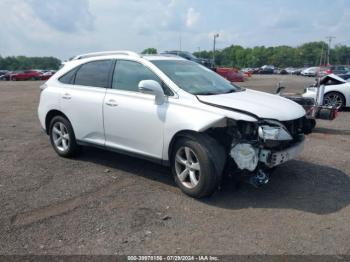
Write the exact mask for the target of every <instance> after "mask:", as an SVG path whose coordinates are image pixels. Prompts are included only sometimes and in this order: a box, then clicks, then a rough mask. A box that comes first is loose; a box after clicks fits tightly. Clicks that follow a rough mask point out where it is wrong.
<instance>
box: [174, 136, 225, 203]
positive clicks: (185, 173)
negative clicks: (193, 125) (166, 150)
mask: <svg viewBox="0 0 350 262" xmlns="http://www.w3.org/2000/svg"><path fill="white" fill-rule="evenodd" d="M218 157H220V159H219V160H217V159H216V158H218ZM171 163H172V171H173V175H174V179H175V182H176V184H177V185H178V186H179V187H180V189H181V190H182V191H183V192H184V193H186V194H187V195H189V196H191V197H195V198H202V197H206V196H210V195H212V194H213V193H214V192H215V190H216V189H217V188H218V185H219V183H220V178H221V173H222V169H223V166H224V154H223V150H222V149H221V148H220V147H219V146H218V145H217V144H216V143H214V144H213V143H210V141H208V139H204V138H203V137H201V136H197V137H191V138H187V137H183V138H180V139H179V140H178V141H176V142H175V145H174V149H173V154H172V158H171Z"/></svg>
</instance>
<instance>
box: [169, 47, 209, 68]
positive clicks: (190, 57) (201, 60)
mask: <svg viewBox="0 0 350 262" xmlns="http://www.w3.org/2000/svg"><path fill="white" fill-rule="evenodd" d="M163 54H171V55H177V56H180V57H182V58H185V59H187V60H190V61H193V62H196V63H198V64H201V65H204V66H205V67H208V68H213V63H212V61H211V60H210V59H205V58H198V57H196V56H194V55H193V54H191V53H190V52H187V51H176V50H174V51H165V52H164V53H163Z"/></svg>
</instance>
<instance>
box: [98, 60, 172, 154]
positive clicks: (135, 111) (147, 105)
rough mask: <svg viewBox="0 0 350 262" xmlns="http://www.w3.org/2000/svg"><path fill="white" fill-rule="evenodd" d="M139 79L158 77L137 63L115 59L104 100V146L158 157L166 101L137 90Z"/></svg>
mask: <svg viewBox="0 0 350 262" xmlns="http://www.w3.org/2000/svg"><path fill="white" fill-rule="evenodd" d="M141 80H155V81H158V82H159V83H160V84H162V81H161V80H160V79H159V78H158V77H157V76H156V75H155V74H154V73H153V72H152V71H151V70H150V69H148V68H147V67H145V66H144V65H142V64H141V63H138V62H135V61H129V60H118V61H117V63H116V67H115V70H114V76H113V81H112V88H111V89H108V90H107V93H106V97H105V102H104V105H103V107H104V125H105V135H106V146H108V147H112V148H116V149H120V150H124V151H129V152H132V153H135V154H139V155H143V156H146V157H149V158H155V159H161V158H162V150H163V126H164V121H165V113H166V108H167V105H168V104H167V103H164V104H163V105H156V104H155V97H154V95H152V94H143V93H140V92H139V90H138V84H139V82H140V81H141Z"/></svg>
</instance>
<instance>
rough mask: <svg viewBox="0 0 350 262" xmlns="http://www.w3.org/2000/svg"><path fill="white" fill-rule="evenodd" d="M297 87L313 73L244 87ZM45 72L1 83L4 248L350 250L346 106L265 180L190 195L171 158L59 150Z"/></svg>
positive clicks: (349, 117)
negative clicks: (40, 108) (45, 97)
mask: <svg viewBox="0 0 350 262" xmlns="http://www.w3.org/2000/svg"><path fill="white" fill-rule="evenodd" d="M280 80H283V82H284V84H285V85H286V86H287V87H288V89H287V92H293V93H300V92H302V90H303V88H304V86H305V85H307V84H308V83H311V82H313V80H312V79H310V78H303V77H297V76H253V77H252V78H251V79H249V80H248V81H247V82H245V83H243V84H242V85H243V86H251V87H252V88H254V89H258V90H263V91H269V92H272V91H274V90H275V87H276V83H277V82H278V81H280ZM40 84H41V83H40V82H0V197H1V200H2V201H0V210H1V212H0V253H1V254H208V253H209V254H217V255H218V254H350V245H349V240H350V226H349V218H350V207H349V202H350V171H349V170H350V161H349V160H350V124H349V123H350V112H342V113H341V114H340V116H339V118H337V119H336V120H335V121H333V122H327V121H319V122H318V125H317V128H316V129H315V132H314V133H313V134H311V135H309V136H308V137H307V139H306V147H305V151H304V152H303V153H302V155H301V156H300V157H299V158H298V159H297V160H294V161H291V162H289V163H286V164H284V165H283V166H280V167H278V168H277V169H276V171H275V173H274V176H273V178H272V181H271V183H270V184H268V185H267V186H266V187H264V188H261V189H254V188H252V187H251V186H250V185H246V184H243V185H242V186H241V187H240V188H238V189H237V188H235V187H234V183H233V182H232V181H230V180H227V181H226V182H225V183H224V185H223V187H222V189H221V191H219V192H217V193H216V194H215V195H214V196H213V197H211V198H210V199H206V200H201V201H199V200H195V199H191V198H189V197H187V196H186V195H184V194H182V193H181V192H180V190H179V189H178V188H177V187H176V186H175V184H174V182H173V179H172V177H171V175H170V172H169V170H168V169H167V168H164V167H161V166H158V165H155V164H152V163H149V162H146V161H143V160H139V159H136V158H131V157H127V156H123V155H119V154H116V153H110V152H105V151H102V150H98V149H91V148H85V149H84V150H83V152H82V154H81V155H80V156H79V157H78V158H76V159H71V160H69V159H63V158H59V157H58V156H57V155H56V154H55V153H54V151H53V149H52V148H51V145H50V143H49V139H48V137H47V136H46V135H45V134H44V133H43V132H42V131H41V129H40V125H39V122H38V119H37V112H36V111H37V104H38V98H39V92H40V91H39V88H38V86H39V85H40Z"/></svg>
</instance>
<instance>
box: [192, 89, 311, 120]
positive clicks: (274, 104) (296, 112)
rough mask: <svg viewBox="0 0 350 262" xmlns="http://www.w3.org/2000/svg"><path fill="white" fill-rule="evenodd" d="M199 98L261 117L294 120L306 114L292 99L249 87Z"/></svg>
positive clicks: (202, 100)
mask: <svg viewBox="0 0 350 262" xmlns="http://www.w3.org/2000/svg"><path fill="white" fill-rule="evenodd" d="M198 99H199V101H201V102H205V103H210V104H212V105H213V106H215V105H216V106H222V107H227V108H231V109H233V110H238V111H243V112H247V113H250V114H254V115H256V116H258V117H259V118H268V119H276V120H279V121H288V120H293V119H297V118H300V117H303V116H304V115H305V110H304V108H303V107H302V106H301V105H299V104H297V103H295V102H293V101H292V100H289V99H286V98H283V97H281V96H279V95H273V94H268V93H265V92H259V91H253V90H249V89H246V90H245V91H241V92H235V93H229V94H219V95H207V96H202V95H199V96H198Z"/></svg>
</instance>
